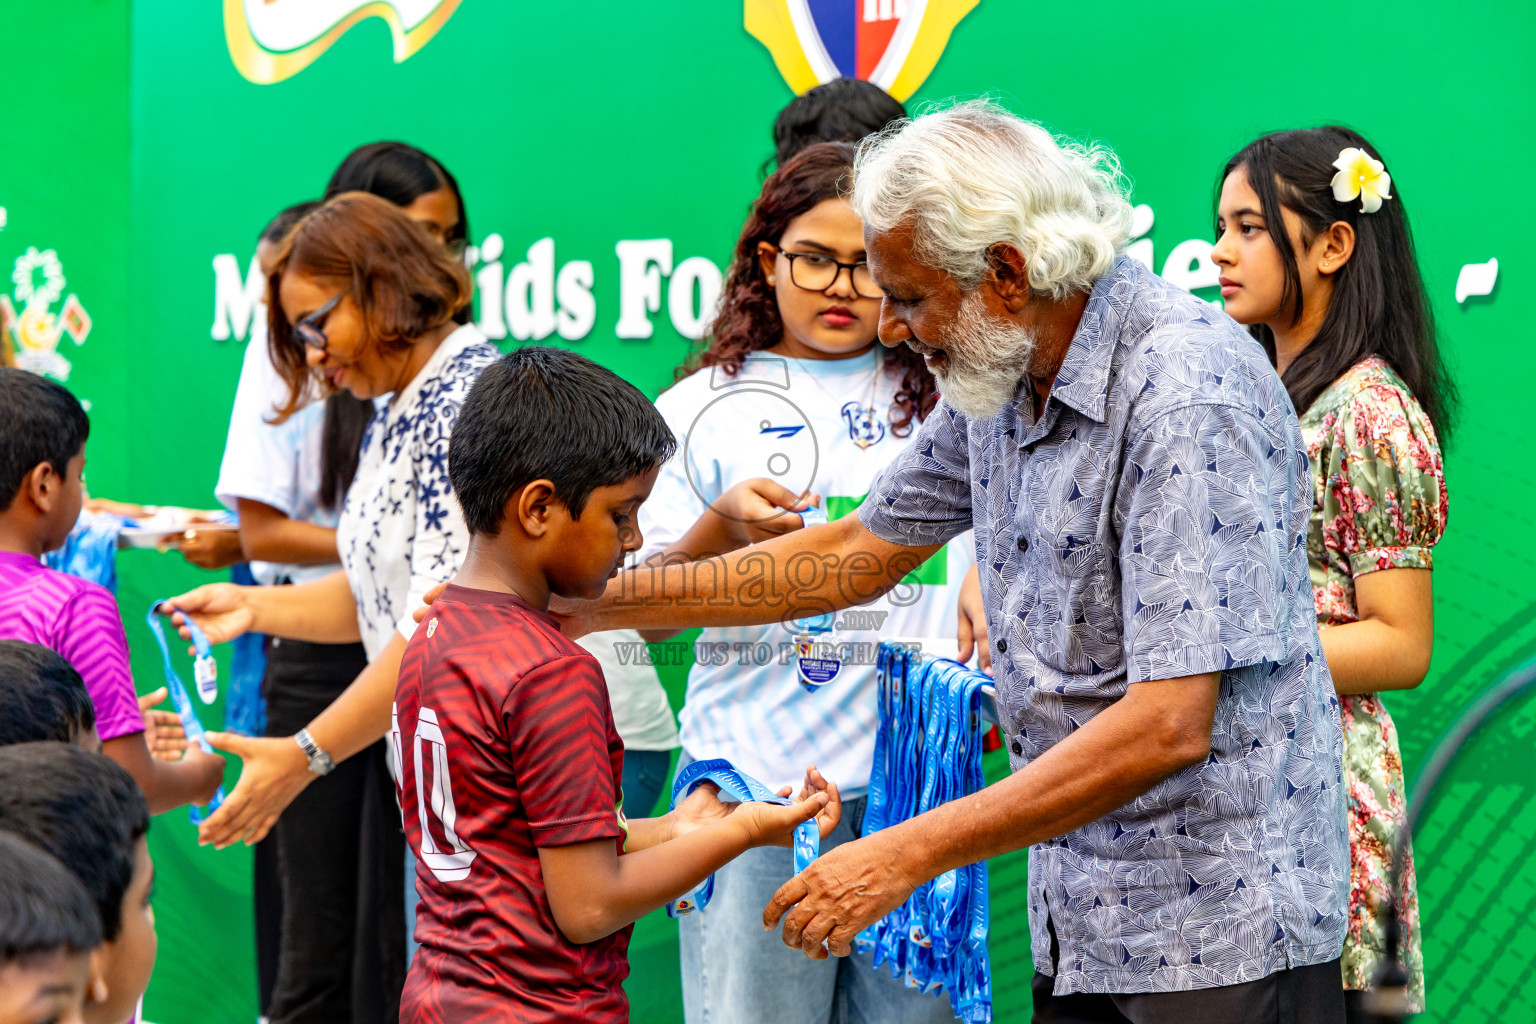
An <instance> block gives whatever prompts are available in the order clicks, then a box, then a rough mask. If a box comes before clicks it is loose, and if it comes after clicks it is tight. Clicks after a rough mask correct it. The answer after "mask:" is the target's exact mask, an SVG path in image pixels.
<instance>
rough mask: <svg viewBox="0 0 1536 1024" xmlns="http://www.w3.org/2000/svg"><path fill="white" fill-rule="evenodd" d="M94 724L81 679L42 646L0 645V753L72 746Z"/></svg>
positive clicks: (13, 642) (2, 642)
mask: <svg viewBox="0 0 1536 1024" xmlns="http://www.w3.org/2000/svg"><path fill="white" fill-rule="evenodd" d="M95 724H96V708H95V707H94V706H93V705H92V704H91V695H90V693H89V692H87V690H86V688H85V683H84V681H82V680H81V678H80V673H78V672H76V671H75V668H74V666H73V665H71V664H70V663H69V662H67V661H65V660H64V659H63V658H62V657H60V656H59V655H58V654H56V653H54V652H53V651H50V650H49V649H48V648H46V647H43V646H42V645H41V644H29V643H26V642H25V641H22V640H0V747H8V746H11V745H12V744H15V743H37V742H40V741H44V740H54V741H56V742H59V743H73V742H75V739H76V737H78V736H79V735H80V734H81V733H83V732H85V731H86V730H87V729H90V728H91V727H92V726H94V725H95Z"/></svg>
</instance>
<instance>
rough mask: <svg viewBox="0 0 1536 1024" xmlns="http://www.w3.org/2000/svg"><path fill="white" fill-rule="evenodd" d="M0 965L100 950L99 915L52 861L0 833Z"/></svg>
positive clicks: (77, 883)
mask: <svg viewBox="0 0 1536 1024" xmlns="http://www.w3.org/2000/svg"><path fill="white" fill-rule="evenodd" d="M0 864H4V865H5V870H4V871H0V966H4V965H5V964H9V963H14V962H16V961H18V960H26V959H29V958H31V957H35V956H47V955H49V954H52V953H58V952H60V951H66V952H69V953H85V952H89V951H90V950H93V949H95V948H96V947H97V946H99V945H101V939H102V934H101V915H100V914H98V913H96V907H95V906H94V905H93V904H92V903H91V897H90V894H89V893H87V892H86V891H85V886H83V885H82V884H80V879H78V878H76V877H75V876H74V875H73V874H71V873H70V870H69V869H68V868H66V867H65V866H64V865H63V864H60V863H59V860H58V858H57V857H54V856H52V855H51V854H49V853H47V852H45V851H43V850H40V849H38V848H37V847H36V846H34V845H32V844H31V843H29V842H27V841H26V840H25V839H23V838H21V837H20V836H17V835H13V834H11V833H8V832H4V831H0Z"/></svg>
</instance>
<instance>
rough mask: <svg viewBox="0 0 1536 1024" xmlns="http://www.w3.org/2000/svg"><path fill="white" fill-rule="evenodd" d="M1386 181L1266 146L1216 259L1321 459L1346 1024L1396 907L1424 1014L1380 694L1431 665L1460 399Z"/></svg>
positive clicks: (1231, 181) (1331, 150) (1346, 158)
mask: <svg viewBox="0 0 1536 1024" xmlns="http://www.w3.org/2000/svg"><path fill="white" fill-rule="evenodd" d="M1396 184H1397V183H1396V182H1394V181H1393V180H1392V176H1391V175H1390V174H1389V173H1388V171H1387V168H1386V166H1385V165H1384V163H1383V162H1382V160H1381V157H1380V152H1379V151H1378V150H1377V149H1376V147H1375V146H1373V145H1371V144H1370V143H1369V142H1367V141H1366V140H1365V139H1364V138H1363V137H1361V136H1360V135H1359V134H1358V133H1356V132H1353V131H1351V130H1349V129H1347V128H1338V127H1327V128H1314V129H1306V130H1301V131H1287V132H1277V133H1275V134H1273V135H1266V136H1264V137H1263V138H1260V139H1258V140H1256V141H1254V142H1252V143H1250V144H1249V145H1248V146H1246V147H1244V148H1243V149H1242V151H1241V152H1239V153H1238V154H1237V155H1236V156H1234V157H1233V158H1232V159H1231V160H1229V161H1227V164H1226V167H1225V168H1223V170H1222V175H1221V180H1220V186H1219V187H1220V194H1219V198H1218V200H1217V207H1216V234H1217V241H1216V247H1215V250H1214V251H1213V252H1212V254H1211V258H1212V259H1213V260H1214V261H1215V263H1216V264H1217V266H1218V267H1220V268H1221V295H1222V299H1223V301H1224V303H1225V306H1226V311H1227V313H1229V314H1230V315H1231V316H1232V317H1233V318H1234V319H1236V320H1237V321H1238V322H1239V323H1243V324H1247V325H1248V326H1249V328H1250V329H1251V330H1252V332H1253V334H1254V336H1255V337H1256V338H1257V339H1258V340H1259V342H1260V343H1261V344H1262V345H1263V346H1264V348H1265V350H1266V351H1267V352H1268V353H1269V357H1270V359H1271V361H1272V362H1274V364H1275V368H1276V369H1277V370H1278V371H1279V372H1280V376H1281V379H1282V381H1284V383H1285V386H1286V389H1287V390H1288V391H1289V392H1290V396H1291V401H1292V402H1293V403H1294V404H1295V406H1296V409H1297V411H1298V412H1299V413H1300V416H1301V427H1302V434H1303V436H1304V437H1305V439H1306V441H1307V448H1308V452H1307V453H1308V456H1309V457H1310V459H1311V464H1312V480H1313V487H1314V492H1315V494H1314V504H1313V512H1312V520H1311V526H1310V530H1309V535H1308V537H1307V553H1308V557H1309V561H1310V563H1311V569H1312V590H1313V597H1314V600H1315V603H1316V606H1317V621H1318V626H1319V628H1320V630H1321V632H1322V641H1323V653H1324V655H1325V656H1326V657H1327V659H1328V668H1329V670H1330V671H1331V673H1332V675H1333V681H1334V686H1335V688H1336V689H1337V690H1338V693H1339V701H1340V704H1341V706H1342V719H1343V721H1342V725H1343V729H1344V781H1345V786H1346V789H1347V791H1348V795H1349V833H1350V855H1351V861H1352V870H1351V892H1350V922H1349V931H1348V934H1347V935H1346V937H1345V940H1344V955H1343V965H1344V987H1345V989H1346V997H1347V1007H1348V1011H1349V1012H1348V1016H1349V1018H1350V1019H1351V1020H1363V1019H1365V1018H1364V1016H1363V1015H1364V1012H1365V1011H1364V1005H1363V998H1362V997H1363V990H1365V989H1367V988H1370V987H1372V985H1373V982H1374V981H1375V979H1376V978H1377V975H1378V972H1379V971H1381V970H1382V969H1383V968H1384V967H1385V966H1386V964H1385V960H1386V952H1387V950H1386V927H1385V920H1386V918H1385V915H1384V913H1383V911H1384V910H1385V909H1386V901H1387V899H1388V896H1389V894H1390V895H1391V896H1392V898H1393V900H1394V902H1395V903H1396V913H1397V914H1398V917H1399V921H1400V922H1401V925H1400V927H1401V930H1400V932H1399V944H1398V945H1399V949H1398V955H1399V959H1400V960H1401V962H1402V964H1403V966H1404V967H1405V969H1406V971H1407V975H1408V979H1407V980H1408V998H1409V1002H1410V1004H1411V1007H1412V1009H1414V1010H1420V1009H1422V1008H1423V1005H1424V967H1423V957H1422V954H1421V947H1420V936H1419V915H1418V898H1417V896H1416V894H1415V892H1414V872H1413V862H1412V858H1411V857H1409V858H1408V859H1407V860H1406V866H1405V869H1404V871H1403V873H1402V877H1401V878H1399V879H1396V880H1394V879H1393V877H1392V874H1393V872H1392V856H1393V846H1394V844H1395V843H1396V842H1397V841H1398V840H1399V838H1402V839H1403V840H1404V841H1406V839H1407V837H1406V836H1403V835H1402V831H1403V816H1404V786H1403V768H1402V759H1401V755H1400V754H1399V750H1398V742H1397V730H1396V727H1395V726H1394V725H1393V724H1392V718H1391V716H1390V715H1388V713H1387V709H1386V707H1385V705H1384V704H1383V702H1382V698H1381V694H1382V692H1383V691H1386V690H1403V689H1411V688H1413V687H1415V686H1418V685H1419V683H1420V682H1422V681H1423V679H1424V676H1425V673H1426V672H1427V671H1428V670H1429V659H1430V651H1431V643H1432V633H1433V628H1432V624H1433V601H1432V595H1431V586H1430V568H1431V557H1430V553H1431V548H1433V546H1434V545H1435V543H1436V542H1437V541H1439V539H1440V537H1441V535H1442V534H1443V533H1444V531H1445V525H1446V511H1447V501H1446V489H1445V474H1444V468H1443V462H1442V459H1441V454H1440V441H1439V438H1444V437H1445V436H1446V435H1447V433H1448V431H1449V427H1450V419H1451V413H1452V409H1453V407H1454V404H1455V389H1454V387H1453V385H1452V383H1451V381H1450V379H1449V378H1448V377H1447V375H1446V372H1445V368H1444V366H1443V364H1442V363H1441V360H1440V353H1439V351H1438V349H1437V347H1436V344H1435V328H1434V321H1433V317H1432V315H1431V312H1430V306H1429V299H1428V297H1427V296H1426V294H1425V290H1424V282H1423V279H1422V277H1421V276H1420V274H1419V268H1418V263H1417V261H1416V259H1415V257H1414V250H1413V238H1412V235H1411V233H1410V231H1409V227H1408V217H1407V214H1406V213H1405V211H1404V210H1403V204H1402V200H1401V198H1400V197H1399V196H1398V194H1397V192H1396V191H1395V189H1396ZM1437 432H1438V438H1437ZM1394 890H1395V891H1394Z"/></svg>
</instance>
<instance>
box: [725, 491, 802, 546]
mask: <svg viewBox="0 0 1536 1024" xmlns="http://www.w3.org/2000/svg"><path fill="white" fill-rule="evenodd" d="M820 504H821V495H819V494H812V493H811V492H809V491H807V492H805V493H804V494H796V493H795V492H793V491H791V490H789V489H788V488H787V487H783V486H781V485H779V484H777V483H774V482H773V481H772V480H770V479H768V478H767V477H762V476H759V477H753V478H752V479H750V480H743V481H742V482H741V483H739V484H736V485H735V486H734V487H732V488H730V490H728V491H726V492H725V493H724V494H722V495H720V497H719V498H718V499H716V500H715V501H713V502H711V503H710V506H709V510H710V512H711V513H713V514H714V515H715V517H716V518H717V519H718V520H719V528H720V530H721V532H722V533H723V534H725V535H726V536H728V537H730V538H731V539H732V540H734V541H735V542H736V546H737V547H743V546H745V545H747V544H756V543H758V542H759V541H764V540H767V539H768V538H770V537H777V536H779V535H781V534H785V533H791V532H793V531H795V530H798V529H800V528H801V527H802V526H804V525H805V524H804V523H803V522H802V521H801V519H800V517H799V516H798V515H791V514H790V513H794V512H800V511H801V510H803V509H805V508H807V507H809V506H811V505H820Z"/></svg>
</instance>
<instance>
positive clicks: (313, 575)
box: [214, 304, 336, 585]
mask: <svg viewBox="0 0 1536 1024" xmlns="http://www.w3.org/2000/svg"><path fill="white" fill-rule="evenodd" d="M287 404H288V385H287V384H286V383H284V382H283V378H282V377H280V376H278V373H277V368H276V367H274V366H273V365H272V357H271V355H270V354H269V353H268V352H267V307H266V305H265V304H261V305H259V306H258V307H257V309H256V316H255V318H254V320H253V321H252V326H251V337H250V340H249V341H248V342H246V345H245V358H244V360H243V361H242V362H241V364H240V383H239V384H238V385H237V386H236V387H235V406H234V408H233V409H232V410H231V411H230V414H229V435H228V437H227V438H226V439H225V441H224V458H223V460H222V461H221V462H220V463H219V482H218V483H217V484H216V485H215V486H214V497H216V498H217V499H218V501H219V503H220V504H221V505H223V506H224V507H225V508H227V509H229V510H230V511H231V512H239V511H240V510H239V508H238V507H237V505H236V502H237V500H238V499H240V498H245V499H247V500H249V501H259V502H261V503H262V504H264V505H270V506H272V507H273V508H275V509H277V510H278V511H279V512H281V513H283V514H284V515H286V516H287V517H288V518H289V519H294V520H298V521H299V522H304V523H314V524H315V525H316V526H327V527H334V526H335V525H336V512H335V511H334V510H331V511H327V510H326V509H323V508H321V507H320V440H321V438H320V435H321V431H322V429H323V427H324V423H325V403H323V402H312V403H310V404H309V405H307V406H305V407H304V408H302V409H300V410H299V411H298V412H296V413H294V414H293V415H292V416H290V417H288V419H287V420H285V421H284V422H282V423H280V424H273V423H270V422H268V418H269V417H270V416H271V415H272V413H273V411H274V410H276V409H280V408H282V407H283V406H285V405H287ZM335 571H336V566H335V565H334V564H330V565H281V564H278V563H276V562H252V563H251V574H252V575H253V576H255V577H256V582H258V583H264V584H269V585H270V584H273V583H277V582H279V581H281V580H284V579H286V580H290V581H292V582H294V583H307V582H309V581H310V580H315V579H319V578H320V577H321V576H324V575H326V574H327V573H332V572H335Z"/></svg>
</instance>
